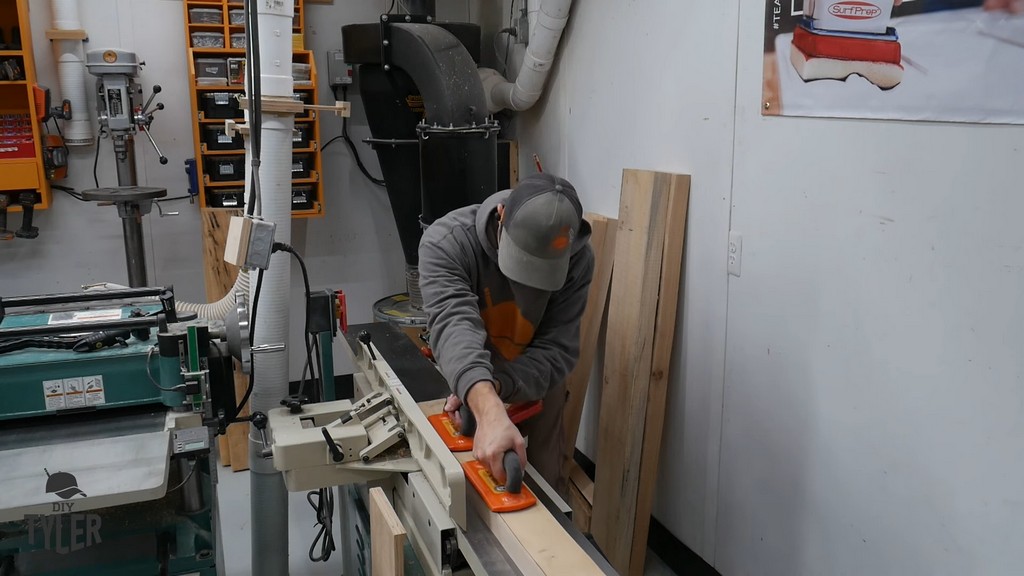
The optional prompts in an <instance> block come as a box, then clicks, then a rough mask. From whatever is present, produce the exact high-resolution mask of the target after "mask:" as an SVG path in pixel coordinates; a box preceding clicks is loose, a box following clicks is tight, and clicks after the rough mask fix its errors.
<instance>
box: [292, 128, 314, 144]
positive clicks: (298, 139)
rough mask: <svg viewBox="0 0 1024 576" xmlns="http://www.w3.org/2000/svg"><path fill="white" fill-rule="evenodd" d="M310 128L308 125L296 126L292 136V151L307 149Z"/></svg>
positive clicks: (310, 132)
mask: <svg viewBox="0 0 1024 576" xmlns="http://www.w3.org/2000/svg"><path fill="white" fill-rule="evenodd" d="M311 128H312V126H310V125H309V124H296V125H295V132H294V133H293V134H292V149H305V148H309V138H310V135H311V134H312V129H311Z"/></svg>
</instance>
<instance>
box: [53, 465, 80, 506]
mask: <svg viewBox="0 0 1024 576" xmlns="http://www.w3.org/2000/svg"><path fill="white" fill-rule="evenodd" d="M43 472H46V493H47V494H56V495H57V496H60V497H61V498H62V499H64V500H67V499H69V498H71V497H72V496H83V497H84V496H86V494H85V492H82V489H81V488H79V487H78V479H77V478H75V475H74V474H71V473H70V472H57V473H56V474H50V471H49V470H47V469H46V468H43ZM69 509H70V507H69ZM54 512H61V510H59V509H54Z"/></svg>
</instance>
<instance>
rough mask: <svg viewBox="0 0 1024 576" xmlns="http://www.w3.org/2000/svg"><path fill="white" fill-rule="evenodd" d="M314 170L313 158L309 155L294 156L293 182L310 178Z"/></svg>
mask: <svg viewBox="0 0 1024 576" xmlns="http://www.w3.org/2000/svg"><path fill="white" fill-rule="evenodd" d="M312 169H313V157H312V156H310V155H309V154H292V180H296V179H298V178H309V173H310V171H311V170H312Z"/></svg>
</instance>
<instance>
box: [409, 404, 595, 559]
mask: <svg viewBox="0 0 1024 576" xmlns="http://www.w3.org/2000/svg"><path fill="white" fill-rule="evenodd" d="M443 408H444V400H443V399H441V400H433V401H430V402H421V403H420V409H421V410H422V411H423V413H424V414H428V415H429V414H437V413H438V412H440V411H441V410H443ZM455 458H456V459H458V460H459V462H464V461H466V460H471V459H472V458H473V455H472V453H470V452H459V453H456V454H455ZM467 486H469V485H468V482H467ZM466 492H467V494H466V499H467V500H468V503H467V504H468V507H469V508H471V509H472V510H474V511H475V513H476V514H477V515H478V516H479V517H480V518H481V519H482V520H483V522H484V524H486V525H487V526H488V527H489V528H490V529H491V531H492V532H493V533H494V535H495V537H497V539H498V542H499V543H501V546H502V548H504V550H505V552H506V554H508V556H509V557H510V558H512V559H513V560H514V561H515V562H516V567H517V568H519V571H520V572H522V573H523V574H524V575H525V576H562V575H564V574H572V575H574V576H590V575H594V576H596V575H599V574H604V573H603V572H602V571H601V569H600V568H598V566H597V564H595V563H594V561H593V560H592V559H591V558H590V556H588V555H587V553H586V552H584V551H583V549H582V548H580V547H579V544H577V543H576V541H575V540H573V539H572V536H570V535H569V533H568V532H566V531H565V529H564V528H562V526H561V524H559V523H558V521H557V520H556V519H555V518H554V517H553V516H552V515H551V512H549V511H548V509H547V508H544V506H542V505H540V504H537V505H535V506H532V507H530V508H527V509H526V510H519V511H518V512H506V513H504V514H496V513H494V512H491V510H490V509H488V508H487V504H485V503H484V501H483V499H482V498H481V497H480V495H479V494H477V493H476V490H474V489H473V488H472V486H469V487H468V488H467V490H466Z"/></svg>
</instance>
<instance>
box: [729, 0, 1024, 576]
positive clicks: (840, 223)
mask: <svg viewBox="0 0 1024 576" xmlns="http://www.w3.org/2000/svg"><path fill="white" fill-rule="evenodd" d="M763 17H764V4H763V2H759V1H754V0H751V1H748V2H744V3H743V9H742V14H741V19H740V27H739V31H740V34H739V54H740V57H739V74H738V78H739V89H738V92H737V94H738V101H737V110H736V156H735V161H736V164H735V169H734V174H735V186H734V188H733V202H734V208H733V214H732V228H733V229H734V230H737V231H739V232H741V233H742V234H743V252H744V253H743V270H742V276H741V277H740V278H732V279H731V280H730V282H729V315H728V346H727V362H726V385H725V415H724V427H723V444H722V460H721V462H722V467H721V473H720V482H721V483H720V489H719V507H718V513H719V518H718V532H717V542H718V546H717V555H716V559H717V562H716V564H717V566H718V567H719V569H720V570H721V571H722V573H723V574H727V575H730V576H731V575H738V574H766V575H767V574H779V575H801V574H802V575H818V574H841V573H842V574H928V575H939V574H1017V573H1020V571H1021V564H1022V563H1024V549H1022V548H1021V546H1020V542H1021V541H1022V540H1024V522H1022V520H1021V519H1022V517H1024V444H1022V443H1021V439H1022V438H1024V387H1022V386H1021V379H1022V375H1024V362H1022V360H1021V355H1020V349H1021V346H1022V345H1024V328H1022V326H1024V308H1022V296H1021V289H1022V287H1024V234H1022V232H1021V227H1020V218H1021V215H1022V214H1024V197H1022V195H1021V194H1020V192H1021V185H1022V183H1024V151H1022V149H1021V143H1022V142H1024V127H1019V126H1018V127H1007V126H978V125H956V124H923V123H901V122H859V121H846V120H805V119H792V118H790V119H765V118H762V117H761V116H760V110H759V102H760V92H761V73H760V68H761V55H760V48H761V32H760V31H761V30H763Z"/></svg>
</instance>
